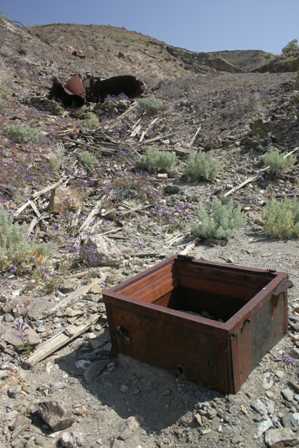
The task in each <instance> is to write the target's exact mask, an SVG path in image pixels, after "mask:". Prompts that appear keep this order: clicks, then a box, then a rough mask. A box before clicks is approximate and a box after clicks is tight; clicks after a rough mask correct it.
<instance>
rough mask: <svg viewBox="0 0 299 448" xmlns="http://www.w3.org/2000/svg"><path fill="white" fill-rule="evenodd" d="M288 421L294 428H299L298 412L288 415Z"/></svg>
mask: <svg viewBox="0 0 299 448" xmlns="http://www.w3.org/2000/svg"><path fill="white" fill-rule="evenodd" d="M290 422H291V425H292V426H293V427H294V428H295V429H296V430H297V429H298V428H299V412H295V413H294V414H291V415H290Z"/></svg>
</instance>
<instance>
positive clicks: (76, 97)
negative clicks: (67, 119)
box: [49, 75, 85, 107]
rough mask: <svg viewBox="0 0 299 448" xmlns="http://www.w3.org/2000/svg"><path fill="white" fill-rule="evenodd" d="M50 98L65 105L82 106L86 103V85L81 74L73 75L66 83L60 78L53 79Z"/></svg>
mask: <svg viewBox="0 0 299 448" xmlns="http://www.w3.org/2000/svg"><path fill="white" fill-rule="evenodd" d="M49 98H55V99H56V100H58V101H60V102H62V104H63V105H64V107H81V106H83V104H84V103H85V87H84V85H83V82H82V79H81V77H80V75H73V76H72V77H71V78H70V79H69V80H68V81H67V82H66V84H62V83H61V82H60V81H59V79H57V78H56V77H54V78H53V79H52V86H51V89H50V91H49Z"/></svg>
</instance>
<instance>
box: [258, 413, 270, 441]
mask: <svg viewBox="0 0 299 448" xmlns="http://www.w3.org/2000/svg"><path fill="white" fill-rule="evenodd" d="M272 426H273V423H272V421H271V420H270V419H269V418H268V419H267V420H263V421H261V422H260V423H259V424H258V426H257V432H256V438H257V439H258V438H260V437H261V436H262V435H263V434H264V433H265V432H266V431H268V429H270V428H272Z"/></svg>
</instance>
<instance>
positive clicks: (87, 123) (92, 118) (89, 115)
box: [81, 112, 100, 130]
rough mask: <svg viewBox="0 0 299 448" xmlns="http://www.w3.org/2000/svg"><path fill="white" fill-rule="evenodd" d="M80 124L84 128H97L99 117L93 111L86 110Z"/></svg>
mask: <svg viewBox="0 0 299 448" xmlns="http://www.w3.org/2000/svg"><path fill="white" fill-rule="evenodd" d="M81 125H82V127H83V128H86V129H91V130H92V129H97V128H98V127H99V126H100V122H99V118H98V116H97V115H96V114H95V113H94V112H86V113H85V114H84V118H83V119H82V120H81Z"/></svg>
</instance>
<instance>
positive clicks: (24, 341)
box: [0, 323, 40, 350]
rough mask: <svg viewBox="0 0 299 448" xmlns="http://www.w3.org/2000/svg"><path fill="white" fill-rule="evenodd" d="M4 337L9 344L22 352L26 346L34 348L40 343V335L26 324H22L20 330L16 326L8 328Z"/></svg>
mask: <svg viewBox="0 0 299 448" xmlns="http://www.w3.org/2000/svg"><path fill="white" fill-rule="evenodd" d="M0 333H1V331H0ZM2 337H3V339H4V340H5V341H6V342H8V344H11V345H13V346H14V347H16V348H17V349H20V350H22V349H23V348H24V347H26V346H34V345H37V344H39V343H40V337H39V335H38V334H37V333H36V331H35V330H33V328H31V327H29V325H27V324H25V323H20V328H17V326H16V324H13V325H8V326H6V327H5V331H4V333H3V335H2Z"/></svg>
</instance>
